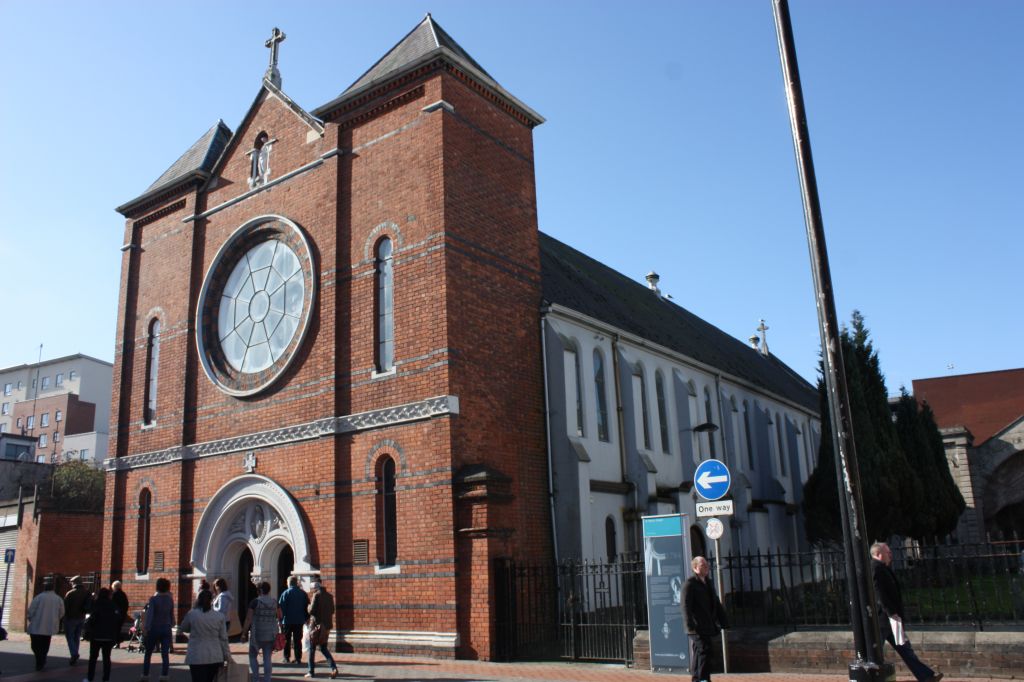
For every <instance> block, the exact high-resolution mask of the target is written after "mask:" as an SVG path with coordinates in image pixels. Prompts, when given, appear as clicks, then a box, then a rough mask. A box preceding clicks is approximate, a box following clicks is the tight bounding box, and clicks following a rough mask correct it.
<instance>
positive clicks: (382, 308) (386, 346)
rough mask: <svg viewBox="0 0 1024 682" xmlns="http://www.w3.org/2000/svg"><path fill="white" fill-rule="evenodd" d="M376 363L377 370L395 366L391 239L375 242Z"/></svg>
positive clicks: (393, 285) (393, 281) (386, 369)
mask: <svg viewBox="0 0 1024 682" xmlns="http://www.w3.org/2000/svg"><path fill="white" fill-rule="evenodd" d="M376 278H377V286H376V299H375V307H376V312H377V320H376V330H375V331H376V334H375V335H376V340H377V348H376V364H377V371H378V372H387V371H389V370H391V369H392V368H393V367H394V366H395V279H394V259H393V257H392V246H391V240H390V239H388V238H387V237H385V238H383V239H381V240H380V241H379V242H378V243H377V258H376Z"/></svg>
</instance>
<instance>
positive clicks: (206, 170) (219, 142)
mask: <svg viewBox="0 0 1024 682" xmlns="http://www.w3.org/2000/svg"><path fill="white" fill-rule="evenodd" d="M230 139H231V129H230V128H228V126H227V124H226V123H224V121H217V123H216V124H214V126H213V127H212V128H210V129H209V130H207V131H206V132H205V133H204V134H203V136H202V137H200V138H199V139H198V140H196V141H195V143H194V144H193V145H192V146H191V147H189V148H188V151H186V152H185V153H184V154H182V155H181V156H180V157H179V158H178V160H177V161H175V162H174V163H172V164H171V167H170V168H168V169H167V170H165V171H164V172H163V174H162V175H161V176H160V177H159V178H157V179H156V181H155V182H154V183H153V184H152V185H150V186H149V187H148V188H147V189H146V191H145V192H143V193H142V194H141V195H140V196H138V197H136V198H135V199H132V200H131V201H129V202H127V203H126V204H124V205H122V206H118V207H117V212H118V213H121V214H125V213H126V212H128V211H131V210H132V209H134V208H137V207H138V206H140V205H142V204H144V203H145V202H146V201H148V200H150V199H154V198H156V197H157V196H158V195H160V194H163V193H164V192H166V191H168V190H171V189H173V188H174V187H175V186H176V185H180V184H183V183H185V182H187V181H190V180H193V179H196V180H205V179H206V178H207V177H209V175H210V171H211V170H213V167H214V165H216V163H217V161H218V159H220V157H221V154H223V153H224V149H225V148H226V147H227V143H228V140H230Z"/></svg>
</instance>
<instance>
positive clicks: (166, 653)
mask: <svg viewBox="0 0 1024 682" xmlns="http://www.w3.org/2000/svg"><path fill="white" fill-rule="evenodd" d="M173 626H174V598H173V597H171V581H170V580H168V579H167V578H157V581H156V594H154V595H153V596H152V597H150V598H149V601H148V602H147V603H146V618H145V626H144V629H145V636H144V639H143V642H144V647H145V654H143V657H142V682H146V680H148V679H149V661H150V659H151V658H152V656H153V650H154V649H156V647H157V645H158V644H159V645H160V682H167V675H168V674H169V671H170V667H171V658H170V652H171V628H172V627H173Z"/></svg>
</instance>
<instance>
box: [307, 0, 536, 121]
mask: <svg viewBox="0 0 1024 682" xmlns="http://www.w3.org/2000/svg"><path fill="white" fill-rule="evenodd" d="M439 58H440V59H444V60H445V61H447V62H448V63H450V64H452V65H453V66H456V67H458V68H459V69H461V70H462V71H464V72H466V73H467V74H468V75H469V76H471V77H472V78H473V79H475V80H477V81H478V82H480V83H481V84H482V85H485V86H487V88H488V89H490V90H492V91H493V92H494V93H495V94H497V95H498V96H500V97H501V98H503V99H505V100H507V101H508V103H509V104H511V105H512V106H513V107H514V108H515V109H517V110H519V111H520V113H522V114H524V115H525V116H526V117H527V119H528V120H529V121H530V123H531V125H538V124H540V123H543V122H544V119H543V118H542V117H541V116H540V115H539V114H538V113H537V112H535V111H533V110H532V109H530V108H529V107H528V106H526V105H525V104H523V103H522V102H520V101H519V100H518V99H516V98H515V97H513V96H512V95H511V94H509V93H508V91H506V90H505V89H504V88H503V87H501V85H499V84H498V82H497V81H496V80H494V78H493V77H492V76H491V74H489V73H487V71H486V70H485V69H484V68H483V67H482V66H480V64H479V63H477V61H476V60H475V59H473V58H472V57H471V56H469V53H468V52H466V51H465V50H464V49H462V46H461V45H459V44H458V43H457V42H455V39H454V38H452V37H451V36H450V35H449V34H448V32H447V31H445V30H444V29H443V28H441V26H440V25H439V24H438V23H437V22H436V21H434V18H433V17H432V16H431V15H430V14H429V13H428V14H427V16H426V17H424V18H423V21H421V22H420V23H419V24H417V25H416V27H415V28H413V29H412V30H411V31H409V33H407V34H406V35H405V37H404V38H402V39H401V40H400V41H398V44H397V45H395V46H394V47H393V48H391V49H390V50H389V51H388V52H387V54H385V55H384V56H383V57H381V58H380V59H379V60H378V61H377V63H376V64H374V65H373V66H371V67H370V68H369V70H367V71H366V73H364V74H363V75H362V76H360V77H359V78H357V79H356V81H355V83H353V84H352V85H350V86H349V87H348V88H347V89H346V90H345V91H344V92H342V93H341V95H339V96H338V97H336V98H335V99H334V100H332V101H330V102H328V103H327V104H325V105H323V106H322V107H319V108H317V109H314V110H313V115H315V116H318V117H320V118H321V119H322V118H324V115H325V114H329V113H330V112H332V111H334V110H336V109H338V108H339V107H340V106H341V105H343V104H344V103H346V102H348V101H351V100H353V99H355V98H356V97H358V96H359V95H361V94H363V93H365V92H366V91H368V90H370V89H372V88H374V87H376V86H378V85H383V84H384V83H386V82H387V81H390V80H394V79H396V78H398V77H399V76H401V75H403V74H405V73H407V72H409V71H412V70H414V69H416V68H418V67H420V66H423V65H424V64H427V63H429V62H431V61H433V60H435V59H439Z"/></svg>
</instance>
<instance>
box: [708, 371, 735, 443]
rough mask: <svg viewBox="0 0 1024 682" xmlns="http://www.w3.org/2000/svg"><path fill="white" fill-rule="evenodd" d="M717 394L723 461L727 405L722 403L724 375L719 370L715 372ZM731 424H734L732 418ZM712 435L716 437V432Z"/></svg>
mask: <svg viewBox="0 0 1024 682" xmlns="http://www.w3.org/2000/svg"><path fill="white" fill-rule="evenodd" d="M715 396H716V397H717V398H718V421H719V422H721V423H720V424H719V425H718V433H719V434H721V435H720V436H719V439H720V440H721V442H722V461H723V462H725V461H726V458H725V455H726V445H725V426H726V424H725V405H724V404H723V403H722V375H721V373H719V372H715ZM729 426H730V427H731V426H732V423H731V420H730V424H729ZM711 436H712V437H714V434H711Z"/></svg>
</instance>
